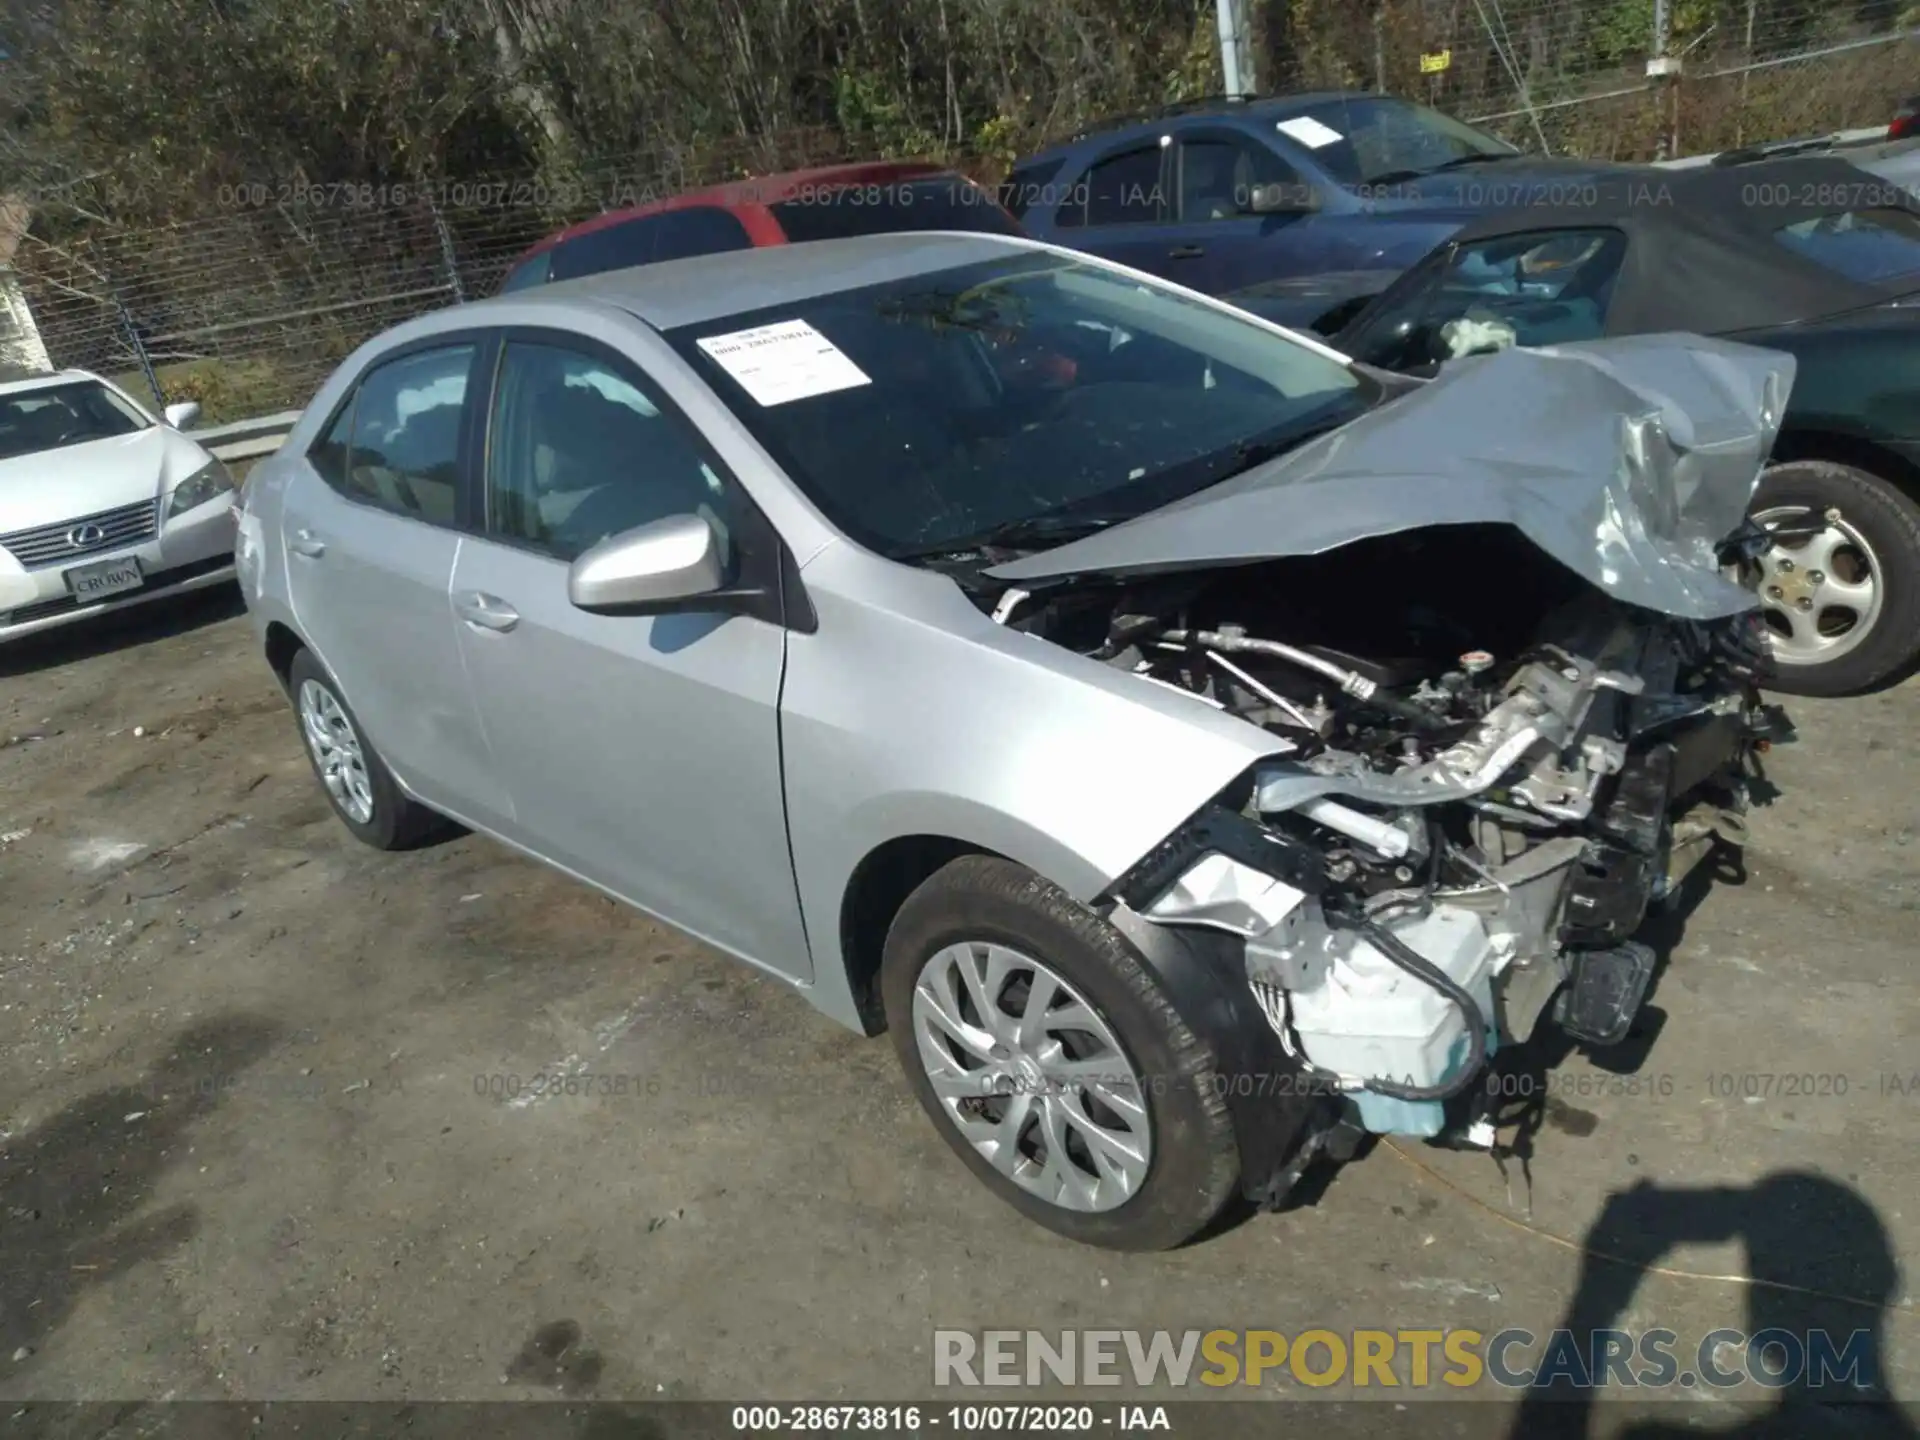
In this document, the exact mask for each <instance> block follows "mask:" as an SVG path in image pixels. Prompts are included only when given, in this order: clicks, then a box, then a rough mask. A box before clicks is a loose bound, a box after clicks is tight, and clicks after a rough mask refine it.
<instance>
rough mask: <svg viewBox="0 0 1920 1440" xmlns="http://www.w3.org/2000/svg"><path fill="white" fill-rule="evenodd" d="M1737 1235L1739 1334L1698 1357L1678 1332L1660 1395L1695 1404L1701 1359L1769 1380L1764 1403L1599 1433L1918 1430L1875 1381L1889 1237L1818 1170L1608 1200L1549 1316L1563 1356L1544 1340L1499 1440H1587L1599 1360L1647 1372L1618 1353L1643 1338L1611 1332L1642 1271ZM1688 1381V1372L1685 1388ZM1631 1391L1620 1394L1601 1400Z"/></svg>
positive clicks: (1691, 1407)
mask: <svg viewBox="0 0 1920 1440" xmlns="http://www.w3.org/2000/svg"><path fill="white" fill-rule="evenodd" d="M1735 1240H1737V1241H1739V1242H1741V1244H1742V1245H1744V1247H1745V1249H1746V1265H1745V1267H1744V1268H1745V1273H1746V1274H1747V1275H1748V1276H1749V1277H1751V1278H1750V1279H1749V1280H1748V1281H1747V1282H1745V1283H1746V1309H1745V1314H1744V1316H1742V1317H1741V1320H1740V1323H1739V1332H1738V1333H1739V1338H1738V1339H1736V1338H1735V1336H1734V1334H1733V1333H1729V1335H1728V1336H1727V1337H1725V1338H1726V1342H1727V1343H1725V1344H1722V1345H1718V1346H1714V1347H1708V1346H1706V1345H1705V1344H1704V1342H1705V1340H1706V1339H1707V1338H1708V1337H1703V1336H1681V1337H1679V1338H1678V1339H1677V1341H1676V1342H1675V1343H1673V1345H1672V1359H1673V1363H1674V1365H1675V1374H1674V1375H1672V1376H1670V1377H1669V1383H1670V1384H1671V1383H1673V1382H1675V1381H1677V1382H1678V1384H1679V1385H1680V1386H1681V1387H1683V1389H1682V1390H1681V1391H1673V1390H1668V1391H1666V1392H1665V1393H1664V1394H1662V1395H1661V1397H1660V1398H1662V1399H1674V1400H1678V1399H1681V1398H1692V1397H1691V1396H1685V1394H1684V1392H1685V1391H1686V1390H1699V1389H1703V1388H1704V1387H1705V1386H1706V1385H1707V1383H1708V1381H1709V1379H1710V1378H1711V1377H1709V1376H1708V1375H1707V1374H1706V1373H1705V1367H1706V1366H1707V1365H1708V1364H1709V1363H1711V1364H1712V1365H1713V1367H1714V1371H1715V1373H1716V1374H1717V1375H1719V1376H1722V1377H1724V1376H1726V1375H1729V1374H1733V1375H1738V1374H1740V1373H1745V1374H1747V1375H1750V1376H1756V1377H1757V1376H1762V1375H1764V1376H1767V1377H1769V1381H1770V1383H1769V1386H1768V1388H1769V1389H1770V1390H1771V1391H1772V1398H1771V1400H1770V1402H1769V1403H1767V1404H1765V1405H1764V1407H1763V1408H1760V1409H1759V1410H1757V1411H1747V1412H1744V1413H1742V1414H1741V1416H1740V1418H1739V1419H1738V1420H1736V1421H1735V1422H1734V1423H1733V1424H1732V1425H1730V1426H1729V1425H1724V1424H1722V1425H1715V1424H1713V1423H1711V1422H1712V1420H1713V1419H1716V1418H1718V1417H1716V1416H1713V1415H1711V1414H1710V1413H1709V1414H1707V1415H1704V1416H1703V1414H1702V1407H1701V1406H1699V1405H1698V1404H1686V1405H1682V1406H1676V1407H1675V1409H1676V1412H1677V1413H1675V1414H1673V1415H1672V1416H1671V1417H1670V1418H1656V1419H1651V1420H1641V1421H1638V1422H1635V1423H1630V1424H1628V1425H1626V1426H1624V1427H1619V1428H1616V1427H1614V1426H1612V1425H1608V1426H1607V1427H1606V1433H1608V1434H1610V1435H1614V1436H1618V1437H1619V1440H1680V1437H1683V1436H1684V1437H1689V1440H1699V1437H1713V1440H1719V1437H1728V1440H1802V1437H1804V1440H1814V1437H1820V1436H1829V1435H1832V1436H1843V1435H1844V1436H1873V1437H1886V1440H1912V1437H1914V1436H1915V1435H1920V1430H1916V1429H1915V1428H1914V1425H1913V1422H1912V1420H1911V1419H1910V1417H1909V1416H1908V1415H1907V1414H1906V1413H1905V1412H1904V1411H1903V1410H1902V1409H1901V1407H1899V1406H1897V1405H1896V1404H1895V1403H1894V1401H1893V1397H1892V1395H1891V1394H1890V1393H1889V1390H1888V1386H1887V1381H1886V1363H1885V1362H1886V1355H1885V1343H1884V1337H1883V1333H1882V1332H1883V1329H1884V1326H1885V1319H1886V1311H1887V1307H1888V1306H1889V1305H1890V1304H1892V1303H1893V1302H1894V1300H1895V1297H1896V1296H1897V1295H1898V1293H1899V1288H1900V1271H1899V1265H1898V1262H1897V1261H1896V1259H1895V1257H1894V1250H1893V1242H1892V1240H1891V1238H1890V1237H1889V1236H1888V1234H1887V1230H1886V1227H1885V1226H1884V1225H1883V1224H1882V1223H1881V1220H1880V1217H1879V1215H1878V1214H1877V1213H1876V1212H1875V1210H1874V1208H1873V1206H1872V1205H1871V1204H1870V1203H1868V1201H1867V1200H1866V1199H1865V1197H1863V1196H1861V1195H1860V1194H1858V1193H1857V1192H1856V1191H1854V1190H1853V1189H1852V1188H1851V1187H1849V1186H1847V1185H1844V1184H1842V1183H1840V1182H1838V1181H1835V1180H1832V1179H1829V1178H1828V1177H1826V1176H1824V1175H1817V1174H1813V1173H1810V1172H1804V1171H1781V1172H1777V1173H1775V1174H1772V1175H1768V1176H1766V1177H1765V1178H1763V1179H1761V1180H1760V1181H1758V1182H1757V1183H1755V1184H1753V1185H1751V1186H1707V1187H1701V1188H1692V1187H1683V1186H1666V1185H1659V1184H1655V1183H1653V1182H1651V1181H1648V1182H1644V1183H1642V1184H1639V1185H1636V1186H1634V1187H1633V1188H1631V1189H1629V1190H1622V1191H1617V1192H1615V1193H1614V1194H1613V1195H1610V1196H1609V1197H1608V1198H1607V1202H1606V1204H1605V1206H1604V1207H1602V1209H1601V1212H1600V1216H1599V1218H1598V1219H1597V1220H1596V1221H1595V1222H1594V1224H1593V1227H1592V1228H1591V1229H1590V1230H1589V1231H1588V1232H1587V1235H1586V1239H1585V1242H1584V1243H1585V1250H1586V1258H1585V1261H1584V1263H1583V1264H1582V1266H1581V1271H1580V1279H1579V1283H1578V1285H1577V1286H1576V1288H1575V1291H1574V1295H1573V1298H1572V1300H1571V1301H1570V1302H1569V1303H1568V1306H1567V1309H1566V1312H1565V1314H1564V1315H1563V1316H1562V1317H1561V1319H1560V1321H1559V1328H1561V1329H1564V1330H1565V1331H1567V1332H1568V1335H1569V1336H1570V1341H1569V1342H1567V1343H1565V1344H1564V1345H1563V1346H1562V1348H1561V1349H1560V1350H1559V1351H1556V1350H1555V1346H1554V1343H1553V1342H1551V1341H1549V1342H1548V1343H1547V1344H1546V1345H1545V1346H1543V1347H1542V1349H1541V1351H1540V1352H1539V1354H1538V1356H1537V1357H1536V1358H1537V1360H1538V1366H1539V1368H1538V1372H1537V1374H1536V1376H1535V1379H1534V1381H1533V1388H1532V1389H1530V1390H1529V1391H1528V1392H1527V1394H1526V1397H1525V1398H1524V1399H1523V1401H1522V1402H1521V1404H1520V1405H1519V1407H1518V1409H1517V1411H1516V1413H1515V1416H1514V1423H1513V1427H1512V1429H1511V1430H1510V1431H1509V1440H1536V1437H1547V1436H1567V1437H1573V1436H1580V1437H1585V1436H1587V1435H1588V1434H1589V1433H1590V1430H1592V1429H1593V1428H1594V1427H1595V1423H1596V1421H1598V1420H1599V1419H1600V1418H1601V1417H1600V1412H1599V1407H1598V1406H1597V1404H1596V1400H1597V1394H1596V1391H1595V1389H1594V1388H1593V1386H1592V1384H1590V1383H1588V1382H1590V1381H1592V1380H1597V1379H1599V1378H1600V1374H1603V1373H1605V1371H1606V1370H1607V1369H1608V1368H1609V1366H1608V1361H1607V1359H1606V1358H1605V1357H1607V1356H1608V1355H1609V1353H1610V1352H1611V1353H1612V1354H1613V1355H1615V1356H1618V1357H1619V1359H1618V1361H1617V1364H1618V1366H1620V1367H1624V1368H1625V1369H1626V1370H1628V1371H1629V1372H1630V1373H1646V1370H1647V1368H1648V1367H1647V1362H1646V1360H1645V1358H1644V1356H1643V1354H1642V1353H1641V1352H1640V1351H1639V1350H1638V1349H1637V1348H1635V1349H1628V1348H1626V1347H1627V1346H1628V1345H1630V1344H1631V1345H1634V1346H1636V1347H1637V1346H1638V1345H1639V1344H1642V1343H1644V1335H1645V1332H1644V1331H1642V1332H1641V1333H1640V1335H1636V1336H1633V1337H1631V1338H1629V1337H1628V1336H1627V1334H1626V1332H1625V1331H1624V1330H1622V1329H1621V1327H1622V1326H1623V1324H1624V1322H1625V1319H1626V1316H1627V1314H1628V1310H1629V1306H1630V1305H1631V1304H1632V1302H1633V1299H1634V1296H1635V1294H1636V1292H1637V1291H1638V1290H1639V1288H1640V1285H1641V1282H1642V1281H1643V1280H1644V1279H1645V1278H1646V1277H1647V1275H1648V1274H1649V1272H1650V1270H1651V1269H1652V1268H1653V1267H1656V1266H1660V1265H1670V1264H1673V1263H1674V1262H1673V1261H1672V1259H1671V1258H1670V1257H1671V1255H1672V1252H1673V1251H1674V1250H1675V1249H1676V1248H1677V1247H1679V1246H1682V1245H1687V1244H1714V1243H1724V1242H1727V1241H1735ZM1695 1283H1706V1282H1695ZM1723 1283H1724V1282H1723ZM1642 1308H1643V1309H1644V1307H1642ZM1732 1328H1733V1327H1731V1326H1730V1327H1729V1330H1730V1332H1732ZM1615 1332H1618V1333H1617V1334H1616V1333H1615ZM1769 1332H1770V1333H1769ZM1743 1341H1744V1342H1748V1343H1744V1344H1743V1343H1742V1342H1743ZM1702 1350H1706V1351H1707V1352H1708V1353H1706V1354H1702V1353H1701V1351H1702ZM1596 1372H1599V1373H1596ZM1688 1376H1693V1377H1694V1378H1693V1383H1692V1384H1691V1385H1689V1384H1688V1380H1687V1378H1686V1377H1688ZM1631 1393H1632V1392H1624V1393H1623V1392H1617V1391H1616V1392H1615V1393H1614V1394H1612V1395H1611V1396H1610V1398H1611V1399H1620V1398H1625V1396H1626V1395H1629V1394H1631ZM1596 1433H1597V1432H1596Z"/></svg>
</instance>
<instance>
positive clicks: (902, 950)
mask: <svg viewBox="0 0 1920 1440" xmlns="http://www.w3.org/2000/svg"><path fill="white" fill-rule="evenodd" d="M967 965H972V966H973V967H974V968H973V969H972V971H971V972H970V973H968V972H965V971H963V970H962V969H960V968H957V967H963V966H967ZM975 981H978V982H980V983H979V984H978V985H976V984H974V983H973V982H975ZM943 983H944V985H945V987H946V988H944V989H942V985H943ZM880 989H881V996H882V999H883V1001H884V1003H885V1007H886V1014H887V1025H888V1028H889V1030H890V1031H891V1032H892V1035H893V1043H894V1049H895V1051H896V1053H897V1054H898V1056H899V1059H900V1064H901V1067H902V1068H903V1069H904V1070H905V1071H906V1074H907V1081H908V1083H909V1085H911V1086H912V1088H913V1092H914V1094H915V1096H916V1097H917V1098H918V1099H919V1101H920V1104H921V1107H922V1108H923V1109H924V1110H925V1111H926V1112H927V1114H928V1115H929V1116H930V1117H931V1118H932V1120H933V1123H934V1126H935V1128H936V1129H938V1130H939V1131H940V1134H941V1137H942V1138H943V1139H944V1140H945V1141H946V1142H947V1144H948V1145H949V1146H951V1147H952V1148H953V1150H954V1152H955V1153H956V1154H958V1155H959V1156H960V1158H961V1159H962V1160H963V1161H964V1162H965V1163H966V1165H967V1168H968V1169H970V1170H972V1171H973V1173H974V1174H975V1175H976V1176H978V1177H979V1178H980V1180H981V1181H982V1182H983V1183H984V1184H985V1185H986V1186H987V1187H988V1188H989V1189H990V1190H992V1191H993V1192H994V1193H995V1194H996V1195H998V1196H1000V1198H1001V1199H1003V1200H1005V1201H1006V1202H1007V1203H1008V1204H1010V1205H1012V1206H1013V1207H1014V1208H1015V1209H1017V1210H1019V1211H1020V1212H1021V1213H1022V1214H1024V1215H1025V1216H1027V1218H1028V1219H1030V1220H1034V1221H1036V1222H1038V1223H1039V1224H1041V1225H1044V1226H1046V1227H1047V1228H1048V1229H1049V1230H1052V1231H1054V1232H1055V1233H1057V1234H1060V1235H1065V1236H1067V1237H1068V1238H1069V1239H1073V1240H1079V1241H1082V1242H1083V1243H1085V1244H1089V1245H1098V1246H1102V1247H1104V1248H1107V1249H1112V1250H1166V1249H1170V1248H1172V1247H1173V1246H1176V1245H1179V1244H1181V1243H1182V1242H1184V1241H1186V1240H1188V1239H1191V1238H1192V1237H1193V1236H1194V1235H1196V1234H1197V1233H1199V1232H1200V1231H1201V1230H1203V1229H1205V1228H1206V1227H1207V1226H1208V1225H1209V1224H1210V1223H1211V1222H1212V1221H1213V1220H1214V1219H1215V1218H1216V1217H1217V1216H1218V1215H1219V1214H1220V1212H1221V1210H1222V1209H1223V1207H1224V1206H1225V1205H1226V1203H1227V1202H1228V1200H1229V1199H1231V1198H1232V1196H1233V1194H1234V1192H1235V1187H1236V1184H1237V1182H1238V1180H1239V1174H1240V1159H1239V1150H1238V1147H1237V1144H1236V1140H1235V1134H1234V1127H1233V1121H1232V1119H1231V1117H1230V1115H1229V1113H1228V1109H1227V1104H1226V1101H1225V1098H1224V1096H1223V1094H1222V1093H1221V1087H1220V1086H1219V1084H1218V1083H1217V1078H1216V1077H1217V1074H1218V1067H1217V1063H1216V1060H1215V1057H1214V1054H1213V1052H1212V1050H1211V1048H1210V1047H1209V1046H1208V1045H1207V1044H1206V1043H1205V1042H1203V1041H1202V1040H1201V1039H1199V1037H1198V1036H1197V1035H1196V1034H1195V1033H1194V1030H1193V1029H1192V1027H1191V1026H1190V1025H1189V1024H1188V1023H1187V1021H1186V1019H1185V1018H1184V1017H1182V1015H1181V1014H1180V1012H1179V1011H1178V1010H1177V1009H1176V1008H1175V1007H1174V1005H1173V1003H1172V1001H1171V999H1170V998H1169V996H1168V994H1167V992H1166V991H1165V990H1164V989H1163V988H1162V986H1161V985H1160V984H1159V982H1158V981H1157V980H1156V979H1155V978H1154V975H1153V973H1152V972H1151V971H1150V970H1149V968H1148V967H1147V966H1146V965H1145V964H1144V963H1143V961H1142V960H1141V957H1140V956H1139V954H1138V952H1137V951H1135V949H1134V948H1133V946H1132V945H1131V944H1129V943H1128V941H1127V940H1126V939H1125V938H1124V937H1123V936H1122V935H1121V934H1120V932H1119V931H1117V930H1115V929H1114V928H1113V927H1112V926H1111V925H1109V924H1107V922H1106V921H1105V920H1103V919H1101V918H1100V917H1099V916H1098V915H1096V914H1094V913H1093V912H1092V911H1091V910H1089V909H1087V908H1086V907H1085V906H1083V905H1081V904H1079V903H1078V902H1076V901H1075V900H1073V899H1072V897H1070V896H1068V895H1067V894H1066V893H1065V892H1064V891H1062V890H1060V889H1059V888H1058V887H1057V886H1054V885H1052V884H1050V883H1049V882H1047V881H1046V880H1043V879H1042V878H1040V877H1039V876H1038V875H1035V874H1034V873H1033V872H1032V871H1030V870H1027V869H1024V868H1023V867H1021V866H1018V865H1015V864H1013V863H1012V862H1010V861H1007V860H1002V859H999V858H997V857H993V856H986V855H969V856H964V857H962V858H961V859H958V860H955V861H953V862H952V863H951V864H949V865H947V866H946V867H945V868H943V869H942V870H940V871H939V872H937V873H936V874H935V875H933V876H932V878H930V879H928V880H927V881H926V882H925V883H924V884H922V885H921V886H920V888H919V889H917V890H915V891H914V892H913V894H912V895H910V896H908V898H907V901H906V903H905V904H904V905H903V906H902V907H901V908H900V912H899V914H898V915H897V916H896V917H895V919H894V922H893V926H892V928H891V929H890V930H889V932H888V934H887V942H886V949H885V954H884V957H883V959H882V961H881V970H880ZM943 996H944V997H947V998H946V999H942V998H941V997H943ZM983 1000H984V1002H985V1004H986V1005H988V1006H990V1007H992V1009H993V1011H994V1012H996V1013H993V1014H991V1015H990V1014H987V1013H985V1012H984V1011H983V1010H982V1008H981V1002H982V1001H983ZM949 1001H950V1002H951V1003H949ZM1035 1003H1038V1004H1039V1005H1040V1006H1041V1007H1042V1009H1043V1011H1044V1020H1045V1021H1047V1022H1051V1023H1043V1019H1042V1015H1041V1013H1040V1012H1036V1011H1034V1010H1033V1009H1031V1008H1030V1007H1031V1006H1032V1005H1033V1004H1035ZM935 1007H944V1008H941V1009H936V1008H935ZM949 1010H950V1011H951V1014H947V1012H948V1011H949ZM942 1014H947V1020H958V1021H959V1022H960V1023H959V1024H958V1025H953V1024H949V1023H946V1021H943V1020H942V1019H941V1018H939V1017H940V1016H941V1015H942ZM958 1031H965V1032H966V1033H967V1035H968V1036H969V1037H971V1038H969V1039H967V1040H964V1041H961V1040H956V1039H954V1036H955V1034H956V1033H957V1032H958ZM990 1039H991V1040H993V1041H995V1042H996V1043H995V1044H993V1045H992V1046H991V1048H990V1047H989V1045H988V1043H987V1042H988V1041H989V1040H990ZM990 1055H991V1056H993V1057H997V1058H988V1057H989V1056H990ZM1076 1067H1077V1068H1076ZM936 1074H938V1075H939V1077H940V1079H939V1082H938V1086H937V1085H936V1080H935V1075H936ZM1009 1091H1011V1092H1012V1093H1009ZM943 1096H944V1098H943ZM956 1096H964V1097H965V1098H958V1099H956V1098H954V1097H956ZM1021 1102H1025V1104H1024V1105H1023V1106H1022V1108H1021V1109H1020V1112H1019V1115H1020V1117H1021V1118H1016V1119H1014V1120H1012V1121H1011V1122H1009V1120H1008V1116H1009V1114H1010V1113H1011V1112H1012V1107H1014V1106H1015V1105H1019V1104H1021ZM962 1117H964V1119H963V1118H962ZM963 1124H965V1125H966V1127H967V1128H966V1130H965V1131H963V1129H962V1125H963ZM995 1136H1011V1137H1012V1138H1011V1139H1010V1140H1006V1141H1002V1140H998V1139H995V1138H993V1137H995ZM989 1152H992V1153H991V1154H990V1153H989Z"/></svg>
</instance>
